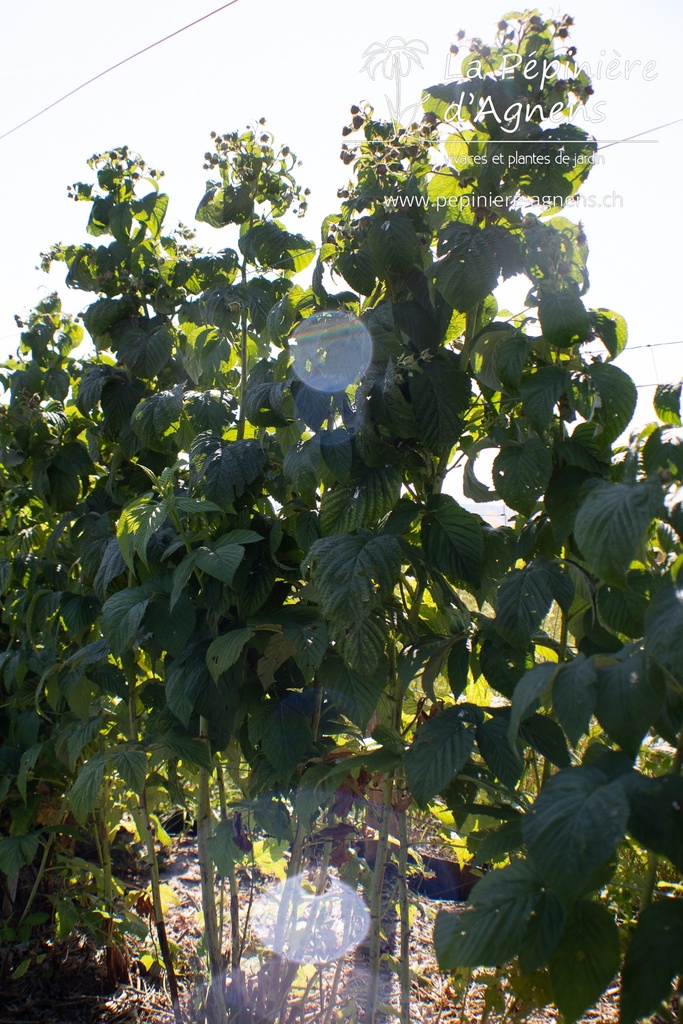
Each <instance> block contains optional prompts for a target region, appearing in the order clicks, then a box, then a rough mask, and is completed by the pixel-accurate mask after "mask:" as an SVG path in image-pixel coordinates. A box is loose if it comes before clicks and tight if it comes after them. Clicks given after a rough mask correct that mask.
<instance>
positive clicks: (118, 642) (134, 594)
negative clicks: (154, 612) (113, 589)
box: [101, 587, 150, 658]
mask: <svg viewBox="0 0 683 1024" xmlns="http://www.w3.org/2000/svg"><path fill="white" fill-rule="evenodd" d="M149 601H150V592H149V590H148V589H147V588H145V587H127V588H126V589H125V590H120V591H118V593H116V594H112V596H111V597H110V598H109V600H108V601H105V604H104V606H103V608H102V619H101V623H102V632H103V633H104V635H105V637H106V638H107V640H108V641H109V646H110V648H111V652H112V654H113V655H114V656H115V657H117V658H118V657H121V655H122V654H123V653H124V651H126V650H127V648H128V647H129V646H130V644H131V643H132V642H133V640H134V639H135V637H136V636H137V634H138V630H139V629H140V626H141V624H142V620H143V618H144V615H145V612H146V610H147V606H148V604H149Z"/></svg>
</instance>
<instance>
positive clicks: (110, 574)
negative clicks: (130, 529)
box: [93, 537, 126, 601]
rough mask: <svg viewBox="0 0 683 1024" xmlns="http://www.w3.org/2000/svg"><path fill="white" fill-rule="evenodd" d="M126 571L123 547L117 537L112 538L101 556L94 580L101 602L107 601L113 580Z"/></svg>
mask: <svg viewBox="0 0 683 1024" xmlns="http://www.w3.org/2000/svg"><path fill="white" fill-rule="evenodd" d="M125 570H126V562H125V560H124V557H123V554H122V553H121V547H120V545H119V542H118V540H117V538H116V537H112V538H111V539H110V540H109V541H108V542H107V546H106V547H105V549H104V553H103V555H102V556H101V559H100V564H99V568H98V570H97V574H96V576H95V579H94V580H93V590H94V591H95V593H96V594H97V596H98V597H99V599H100V601H104V600H106V597H107V590H108V589H109V584H110V583H111V581H112V580H115V579H116V578H117V576H120V575H121V573H123V572H125Z"/></svg>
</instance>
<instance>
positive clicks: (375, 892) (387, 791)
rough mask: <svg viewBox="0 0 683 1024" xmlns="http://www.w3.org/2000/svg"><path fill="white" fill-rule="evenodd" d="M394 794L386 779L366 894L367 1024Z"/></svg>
mask: <svg viewBox="0 0 683 1024" xmlns="http://www.w3.org/2000/svg"><path fill="white" fill-rule="evenodd" d="M393 790H394V780H393V777H392V776H391V775H388V776H387V777H386V778H385V780H384V787H383V792H382V805H383V807H384V814H383V815H382V819H381V821H380V825H379V838H378V841H377V853H376V855H375V870H374V872H373V876H372V892H371V894H370V940H369V950H368V973H369V981H368V995H367V1002H366V1009H365V1020H366V1022H367V1024H375V1018H376V1016H377V998H378V994H379V967H380V932H381V928H382V889H383V887H384V872H385V870H386V866H387V853H388V850H389V824H390V821H391V797H392V793H393Z"/></svg>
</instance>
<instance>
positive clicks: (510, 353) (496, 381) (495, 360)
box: [470, 322, 529, 391]
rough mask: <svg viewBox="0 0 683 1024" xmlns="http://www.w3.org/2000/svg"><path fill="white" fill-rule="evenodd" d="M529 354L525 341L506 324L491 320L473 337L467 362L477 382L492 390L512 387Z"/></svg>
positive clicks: (517, 383)
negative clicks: (468, 361) (490, 322)
mask: <svg viewBox="0 0 683 1024" xmlns="http://www.w3.org/2000/svg"><path fill="white" fill-rule="evenodd" d="M528 355H529V342H528V340H527V339H526V338H525V337H524V335H523V334H520V333H519V331H517V330H515V329H514V328H512V327H510V326H509V325H508V324H502V323H498V322H494V323H492V324H490V325H488V326H487V327H485V328H484V330H483V331H481V332H480V333H479V334H478V335H477V336H476V338H475V339H474V342H473V345H472V351H471V353H470V365H471V367H472V369H473V371H474V376H475V377H476V378H477V380H478V381H479V383H480V384H483V385H484V386H485V387H487V388H490V389H491V390H492V391H504V390H506V389H511V390H516V389H517V388H518V387H519V383H520V380H521V376H522V369H523V368H524V364H525V362H526V359H527V356H528Z"/></svg>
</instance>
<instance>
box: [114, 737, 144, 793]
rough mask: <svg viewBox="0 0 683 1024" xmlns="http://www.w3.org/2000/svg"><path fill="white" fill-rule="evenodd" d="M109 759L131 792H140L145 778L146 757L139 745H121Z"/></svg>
mask: <svg viewBox="0 0 683 1024" xmlns="http://www.w3.org/2000/svg"><path fill="white" fill-rule="evenodd" d="M110 759H111V761H112V763H113V764H114V766H115V768H116V770H117V772H118V773H119V775H120V776H121V778H122V779H123V781H124V782H125V784H126V786H128V788H129V789H130V790H132V791H133V793H142V791H143V789H144V788H145V781H146V779H147V757H146V755H145V752H144V750H143V749H142V748H141V747H132V746H121V747H119V748H118V749H117V750H115V751H114V752H113V753H112V754H111V755H110Z"/></svg>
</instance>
